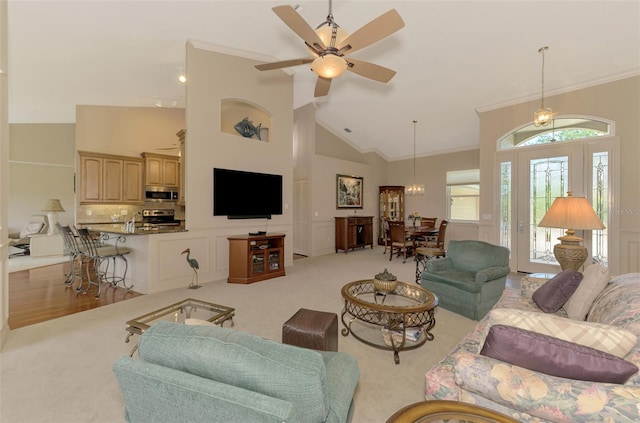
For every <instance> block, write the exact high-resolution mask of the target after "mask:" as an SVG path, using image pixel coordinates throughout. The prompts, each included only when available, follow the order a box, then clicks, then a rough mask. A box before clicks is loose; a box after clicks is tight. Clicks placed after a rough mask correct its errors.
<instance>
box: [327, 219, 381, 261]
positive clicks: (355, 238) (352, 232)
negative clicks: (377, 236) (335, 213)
mask: <svg viewBox="0 0 640 423" xmlns="http://www.w3.org/2000/svg"><path fill="white" fill-rule="evenodd" d="M335 219H336V253H337V252H338V250H344V253H345V254H346V253H347V251H348V250H349V249H350V248H351V249H353V248H357V247H363V248H364V247H366V246H367V245H370V246H371V248H373V216H346V217H336V218H335Z"/></svg>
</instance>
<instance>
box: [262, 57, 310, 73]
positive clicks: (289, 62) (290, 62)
mask: <svg viewBox="0 0 640 423" xmlns="http://www.w3.org/2000/svg"><path fill="white" fill-rule="evenodd" d="M311 62H313V58H311V57H305V58H303V59H292V60H283V61H280V62H271V63H263V64H261V65H256V69H258V70H261V71H265V70H273V69H281V68H290V67H291V66H299V65H304V64H307V63H311Z"/></svg>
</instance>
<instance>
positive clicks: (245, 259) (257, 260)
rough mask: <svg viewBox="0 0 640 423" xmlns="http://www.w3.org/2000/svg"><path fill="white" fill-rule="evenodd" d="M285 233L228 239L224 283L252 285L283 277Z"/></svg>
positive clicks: (240, 236)
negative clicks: (227, 276) (227, 271)
mask: <svg viewBox="0 0 640 423" xmlns="http://www.w3.org/2000/svg"><path fill="white" fill-rule="evenodd" d="M284 237H285V234H264V235H255V236H254V235H239V236H230V237H228V240H229V278H228V279H227V282H228V283H245V284H246V283H253V282H258V281H262V280H265V279H271V278H276V277H278V276H284V275H285V270H284Z"/></svg>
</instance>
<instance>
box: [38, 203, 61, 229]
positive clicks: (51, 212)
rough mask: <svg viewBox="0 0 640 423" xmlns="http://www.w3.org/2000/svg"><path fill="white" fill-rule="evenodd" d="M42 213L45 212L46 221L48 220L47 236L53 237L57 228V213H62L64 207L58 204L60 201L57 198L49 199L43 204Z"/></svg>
mask: <svg viewBox="0 0 640 423" xmlns="http://www.w3.org/2000/svg"><path fill="white" fill-rule="evenodd" d="M42 211H43V212H47V219H49V231H48V232H47V235H55V234H57V233H58V227H57V226H56V223H58V212H63V211H65V210H64V207H62V204H60V200H58V199H57V198H50V199H48V200H47V202H46V203H45V205H44V207H42Z"/></svg>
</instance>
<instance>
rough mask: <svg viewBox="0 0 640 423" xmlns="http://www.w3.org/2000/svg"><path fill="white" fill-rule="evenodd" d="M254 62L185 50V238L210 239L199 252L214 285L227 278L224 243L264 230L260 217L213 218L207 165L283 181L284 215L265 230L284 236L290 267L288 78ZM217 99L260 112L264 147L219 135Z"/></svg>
mask: <svg viewBox="0 0 640 423" xmlns="http://www.w3.org/2000/svg"><path fill="white" fill-rule="evenodd" d="M223 50H224V49H223ZM257 63H259V62H258V60H256V59H253V58H246V57H240V56H238V55H234V54H232V52H230V51H226V50H224V52H220V51H219V50H218V47H216V46H210V45H206V44H203V43H197V42H189V43H188V44H187V79H188V81H189V82H188V84H187V107H186V127H187V133H186V142H185V166H186V167H185V169H186V175H185V180H186V181H185V182H186V192H185V195H186V204H187V205H186V212H185V213H186V222H187V228H188V229H189V231H190V232H191V231H197V232H198V233H199V234H201V235H202V234H206V236H208V237H209V239H210V251H209V252H208V253H206V254H209V255H210V256H211V257H212V261H213V264H212V268H213V272H214V275H213V277H214V279H219V278H226V277H227V276H228V241H227V239H226V237H227V236H229V235H238V234H246V233H248V232H254V231H257V230H265V226H266V225H267V222H266V220H265V219H246V220H245V219H240V220H229V219H227V218H226V217H222V216H213V168H214V167H220V168H227V169H236V170H245V171H254V172H262V173H273V174H280V175H282V176H283V214H282V215H281V216H275V215H274V216H273V217H272V219H271V220H270V221H269V222H268V228H267V229H268V231H269V232H280V233H285V234H286V235H287V236H286V237H285V265H287V264H288V265H291V264H292V263H293V254H292V253H293V79H292V77H291V76H289V75H287V74H286V73H284V72H282V71H274V72H260V71H258V70H257V69H255V67H254V65H255V64H257ZM224 99H236V100H240V101H244V102H247V103H249V104H253V105H256V106H257V107H259V108H260V109H262V110H265V111H267V113H269V114H270V125H271V127H270V128H269V141H268V142H263V141H260V140H256V139H249V138H244V137H242V136H240V135H234V134H229V133H225V132H222V130H221V128H222V123H221V115H222V109H221V103H222V100H224ZM238 195H249V196H250V195H251V187H239V188H238ZM194 255H196V254H195V253H194ZM201 255H202V254H201Z"/></svg>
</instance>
